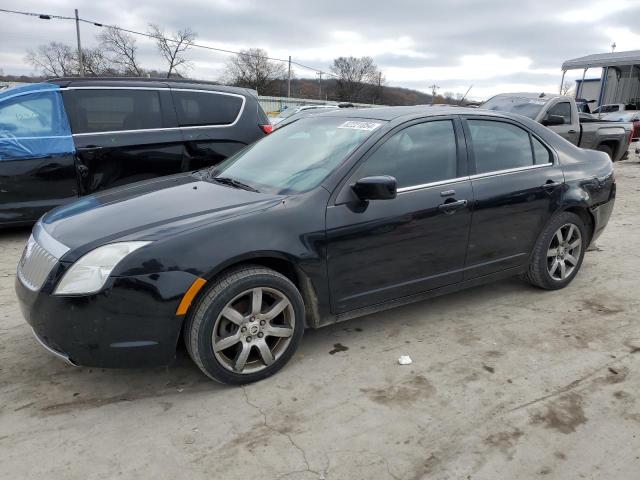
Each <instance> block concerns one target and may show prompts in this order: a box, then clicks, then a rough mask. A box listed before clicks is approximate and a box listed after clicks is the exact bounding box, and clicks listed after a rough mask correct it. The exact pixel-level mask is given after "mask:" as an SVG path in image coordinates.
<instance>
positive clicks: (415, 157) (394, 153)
mask: <svg viewBox="0 0 640 480" xmlns="http://www.w3.org/2000/svg"><path fill="white" fill-rule="evenodd" d="M373 175H391V176H392V177H395V179H396V180H397V182H398V187H399V188H402V187H412V186H416V185H422V184H425V183H431V182H437V181H441V180H449V179H452V178H455V177H456V176H457V147H456V136H455V132H454V129H453V123H452V122H451V121H450V120H439V121H433V122H426V123H418V124H416V125H412V126H410V127H407V128H405V129H403V130H400V131H399V132H397V133H395V134H394V135H393V136H392V137H391V138H389V139H388V140H386V141H385V142H384V143H383V144H382V145H381V146H380V148H378V149H377V150H376V151H375V152H374V153H373V154H372V155H371V156H370V157H369V158H368V159H367V160H366V161H365V163H363V164H362V166H360V167H359V168H358V171H357V173H356V176H357V177H358V178H363V177H369V176H373Z"/></svg>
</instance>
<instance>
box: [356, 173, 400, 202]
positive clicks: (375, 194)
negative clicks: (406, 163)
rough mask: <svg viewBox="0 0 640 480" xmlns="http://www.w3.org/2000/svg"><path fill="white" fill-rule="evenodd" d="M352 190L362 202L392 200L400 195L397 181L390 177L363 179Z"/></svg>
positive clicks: (379, 176) (380, 176) (381, 176)
mask: <svg viewBox="0 0 640 480" xmlns="http://www.w3.org/2000/svg"><path fill="white" fill-rule="evenodd" d="M351 189H352V190H353V192H354V193H355V194H356V195H357V196H358V198H359V199H360V200H391V199H394V198H396V195H397V193H398V189H397V181H396V179H395V178H394V177H391V176H389V175H378V176H375V177H365V178H361V179H360V180H358V181H357V182H356V183H354V184H353V185H352V186H351Z"/></svg>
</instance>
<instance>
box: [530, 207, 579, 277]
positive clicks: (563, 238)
mask: <svg viewBox="0 0 640 480" xmlns="http://www.w3.org/2000/svg"><path fill="white" fill-rule="evenodd" d="M587 241H588V232H587V229H586V227H585V224H584V222H583V221H582V219H581V218H580V217H579V216H578V215H576V214H574V213H571V212H564V213H561V214H559V215H557V216H556V217H554V218H553V219H552V220H551V221H550V222H549V223H548V224H547V226H546V227H545V229H544V231H543V232H542V234H541V235H540V237H539V238H538V241H537V242H536V245H535V247H534V249H533V253H532V255H531V259H530V261H529V270H528V272H527V274H526V279H527V280H528V281H529V283H531V284H532V285H535V286H536V287H540V288H544V289H546V290H557V289H560V288H564V287H566V286H567V285H568V284H569V283H570V282H571V280H573V278H574V277H575V276H576V274H577V273H578V271H579V270H580V266H581V265H582V260H583V258H584V251H585V248H586V246H587Z"/></svg>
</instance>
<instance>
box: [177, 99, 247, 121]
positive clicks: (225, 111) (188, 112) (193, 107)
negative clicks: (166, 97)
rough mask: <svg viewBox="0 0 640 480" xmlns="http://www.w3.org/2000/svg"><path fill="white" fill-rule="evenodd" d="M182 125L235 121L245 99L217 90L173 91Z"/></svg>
mask: <svg viewBox="0 0 640 480" xmlns="http://www.w3.org/2000/svg"><path fill="white" fill-rule="evenodd" d="M172 94H173V99H174V102H175V105H176V112H177V113H178V124H179V125H180V126H181V127H195V126H206V125H229V124H231V123H233V122H235V120H236V118H238V115H239V113H240V109H241V108H242V103H243V99H242V97H238V96H235V95H226V94H221V93H215V92H195V91H180V90H174V91H173V92H172Z"/></svg>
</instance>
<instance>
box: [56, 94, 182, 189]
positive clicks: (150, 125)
mask: <svg viewBox="0 0 640 480" xmlns="http://www.w3.org/2000/svg"><path fill="white" fill-rule="evenodd" d="M64 100H65V106H66V107H67V111H68V112H69V117H70V118H71V129H72V131H73V134H74V141H75V144H76V148H77V151H78V154H77V160H78V164H77V169H78V173H79V176H80V185H81V189H82V192H81V193H82V194H89V193H93V192H96V191H100V190H104V189H107V188H111V187H117V186H120V185H125V184H127V183H132V182H137V181H141V180H147V179H150V178H156V177H160V176H164V175H170V174H173V173H179V172H181V171H182V162H183V144H182V135H181V133H180V130H179V129H178V128H177V124H176V121H175V111H174V110H173V105H172V103H171V94H170V92H169V90H168V89H164V90H162V89H145V88H139V89H135V88H131V89H126V88H117V89H116V88H107V87H96V88H84V87H79V88H75V89H73V88H72V89H69V90H68V91H65V92H64Z"/></svg>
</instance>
